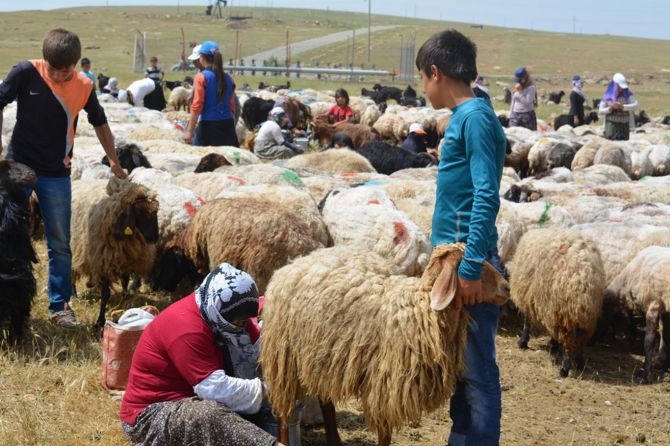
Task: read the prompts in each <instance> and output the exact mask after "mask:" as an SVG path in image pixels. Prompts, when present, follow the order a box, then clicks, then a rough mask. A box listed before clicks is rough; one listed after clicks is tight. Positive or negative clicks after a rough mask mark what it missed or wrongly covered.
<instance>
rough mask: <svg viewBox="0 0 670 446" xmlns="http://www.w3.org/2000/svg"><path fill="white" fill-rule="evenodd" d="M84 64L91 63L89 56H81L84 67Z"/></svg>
mask: <svg viewBox="0 0 670 446" xmlns="http://www.w3.org/2000/svg"><path fill="white" fill-rule="evenodd" d="M84 65H91V60H90V59H89V58H88V57H82V58H81V66H82V67H83V66H84Z"/></svg>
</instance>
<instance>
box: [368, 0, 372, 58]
mask: <svg viewBox="0 0 670 446" xmlns="http://www.w3.org/2000/svg"><path fill="white" fill-rule="evenodd" d="M371 36H372V0H368V64H369V63H370V37H371Z"/></svg>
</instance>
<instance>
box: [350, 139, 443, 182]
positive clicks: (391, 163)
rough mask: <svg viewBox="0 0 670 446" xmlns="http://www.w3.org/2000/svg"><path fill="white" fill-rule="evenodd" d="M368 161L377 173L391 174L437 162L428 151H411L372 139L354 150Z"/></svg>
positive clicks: (432, 164)
mask: <svg viewBox="0 0 670 446" xmlns="http://www.w3.org/2000/svg"><path fill="white" fill-rule="evenodd" d="M356 151H357V152H358V153H360V154H361V155H363V156H364V157H365V158H367V159H368V161H370V164H372V167H374V168H375V170H376V171H377V172H379V173H382V174H385V175H391V174H392V173H393V172H396V171H398V170H401V169H409V168H412V167H428V166H434V165H436V164H437V160H436V159H435V158H434V157H433V156H431V155H429V154H428V153H425V152H422V153H417V154H414V153H411V152H409V151H407V150H404V149H402V148H400V147H396V146H393V145H391V144H389V143H386V142H384V141H372V142H369V143H366V144H363V145H362V146H361V148H360V149H358V150H356Z"/></svg>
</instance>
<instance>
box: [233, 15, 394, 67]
mask: <svg viewBox="0 0 670 446" xmlns="http://www.w3.org/2000/svg"><path fill="white" fill-rule="evenodd" d="M397 27H398V25H385V26H373V27H372V28H370V32H371V33H375V32H377V31H384V30H387V29H392V28H397ZM367 35H368V28H367V27H365V28H359V29H357V30H356V37H364V36H367ZM351 36H352V31H351V30H348V31H342V32H339V33H333V34H328V35H325V36H322V37H317V38H315V39H309V40H303V41H302V42H295V43H292V44H291V57H295V56H297V55H298V54H301V53H304V52H307V51H311V50H313V49H315V48H319V47H321V46H326V45H332V44H334V43H337V42H341V41H343V40H346V39H348V38H349V37H351ZM272 57H275V58H276V59H277V61H280V60H284V59H285V58H286V45H284V46H279V47H277V48H274V49H271V50H268V51H262V52H260V53H256V54H251V55H248V56H245V59H247V60H249V61H251V60H252V59H255V60H256V65H259V66H260V65H262V64H263V60H269V59H271V58H272Z"/></svg>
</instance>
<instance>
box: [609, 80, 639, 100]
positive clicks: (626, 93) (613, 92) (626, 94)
mask: <svg viewBox="0 0 670 446" xmlns="http://www.w3.org/2000/svg"><path fill="white" fill-rule="evenodd" d="M618 91H619V84H617V83H616V82H615V81H614V80H611V81H610V83H609V85H607V90H605V94H603V97H602V101H603V102H604V103H605V104H607V105H609V104H613V103H614V102H616V101H617V99H619V98H623V100H624V102H628V98H630V97H631V96H632V95H633V92H632V91H630V88H624V89H622V90H621V93H618Z"/></svg>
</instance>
